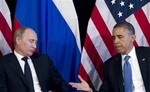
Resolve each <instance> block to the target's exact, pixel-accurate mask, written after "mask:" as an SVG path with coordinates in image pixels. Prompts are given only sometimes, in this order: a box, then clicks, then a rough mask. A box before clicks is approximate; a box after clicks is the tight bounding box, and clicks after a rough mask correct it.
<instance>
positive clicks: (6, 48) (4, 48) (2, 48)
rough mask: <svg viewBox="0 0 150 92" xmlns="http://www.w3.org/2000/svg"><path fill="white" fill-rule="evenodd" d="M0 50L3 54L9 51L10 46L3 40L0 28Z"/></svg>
mask: <svg viewBox="0 0 150 92" xmlns="http://www.w3.org/2000/svg"><path fill="white" fill-rule="evenodd" d="M0 43H1V44H0V51H1V53H2V54H3V55H6V54H8V53H11V52H12V51H11V48H10V47H9V45H8V43H7V41H6V40H5V38H4V36H3V34H2V32H1V30H0Z"/></svg>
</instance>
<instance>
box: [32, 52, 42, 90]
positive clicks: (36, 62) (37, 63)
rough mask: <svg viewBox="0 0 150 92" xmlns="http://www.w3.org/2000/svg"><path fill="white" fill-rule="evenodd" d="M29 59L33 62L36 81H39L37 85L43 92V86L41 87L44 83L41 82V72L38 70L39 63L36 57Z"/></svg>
mask: <svg viewBox="0 0 150 92" xmlns="http://www.w3.org/2000/svg"><path fill="white" fill-rule="evenodd" d="M30 58H31V59H32V62H33V65H34V68H35V71H36V74H37V77H38V80H39V84H40V86H41V89H42V90H44V89H43V88H44V85H43V84H44V82H43V80H42V79H43V78H42V72H41V69H40V67H41V64H40V61H39V60H38V59H37V58H38V56H35V55H33V56H31V57H30Z"/></svg>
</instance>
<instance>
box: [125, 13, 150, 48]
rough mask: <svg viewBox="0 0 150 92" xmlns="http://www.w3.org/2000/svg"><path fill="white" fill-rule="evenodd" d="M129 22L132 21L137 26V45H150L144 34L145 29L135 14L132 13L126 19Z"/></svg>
mask: <svg viewBox="0 0 150 92" xmlns="http://www.w3.org/2000/svg"><path fill="white" fill-rule="evenodd" d="M126 21H127V22H130V23H131V24H132V25H133V26H134V27H135V34H136V36H137V37H136V43H137V45H136V46H148V43H147V40H146V38H145V36H144V35H143V31H142V30H141V28H140V26H139V24H138V22H137V20H136V18H135V16H134V15H131V16H130V17H128V18H127V19H126Z"/></svg>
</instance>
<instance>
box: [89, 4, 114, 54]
mask: <svg viewBox="0 0 150 92" xmlns="http://www.w3.org/2000/svg"><path fill="white" fill-rule="evenodd" d="M91 18H92V21H93V23H94V24H95V26H96V28H97V30H98V32H99V34H100V35H101V37H102V39H103V41H104V43H105V45H106V47H107V49H108V50H109V52H110V53H111V55H114V54H115V53H116V51H115V48H114V46H111V45H110V44H113V42H112V37H111V34H110V32H109V30H108V28H107V26H106V24H105V22H104V21H103V19H102V17H101V14H100V13H99V11H98V9H97V7H96V6H95V7H94V10H93V13H92V15H91ZM99 25H101V26H99Z"/></svg>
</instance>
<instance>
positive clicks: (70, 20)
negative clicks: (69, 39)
mask: <svg viewBox="0 0 150 92" xmlns="http://www.w3.org/2000/svg"><path fill="white" fill-rule="evenodd" d="M53 2H54V3H55V5H56V7H57V8H58V10H59V11H60V13H61V14H62V16H63V17H64V19H65V20H66V22H67V24H68V25H69V27H70V29H71V30H72V32H73V34H74V36H75V38H76V42H77V45H78V48H79V50H80V52H81V43H80V33H79V25H78V17H77V14H76V11H75V7H74V4H73V1H72V0H53Z"/></svg>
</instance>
